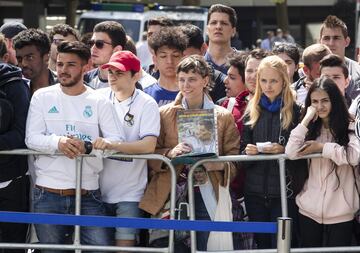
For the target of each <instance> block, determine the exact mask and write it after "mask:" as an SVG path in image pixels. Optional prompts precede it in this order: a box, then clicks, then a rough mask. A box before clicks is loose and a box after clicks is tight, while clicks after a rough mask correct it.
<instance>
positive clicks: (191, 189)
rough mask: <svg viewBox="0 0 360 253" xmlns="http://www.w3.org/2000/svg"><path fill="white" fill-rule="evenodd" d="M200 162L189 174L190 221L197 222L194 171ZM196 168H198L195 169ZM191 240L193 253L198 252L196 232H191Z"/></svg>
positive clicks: (192, 167)
mask: <svg viewBox="0 0 360 253" xmlns="http://www.w3.org/2000/svg"><path fill="white" fill-rule="evenodd" d="M198 163H199V162H197V163H195V164H194V165H193V166H191V168H190V171H189V174H188V197H189V209H190V215H189V219H190V220H195V197H194V187H193V185H194V180H193V175H194V169H195V168H196V167H197V166H196V165H197V164H198ZM195 166H196V167H195ZM190 238H191V240H190V241H191V245H190V248H191V253H195V252H196V231H193V230H191V231H190Z"/></svg>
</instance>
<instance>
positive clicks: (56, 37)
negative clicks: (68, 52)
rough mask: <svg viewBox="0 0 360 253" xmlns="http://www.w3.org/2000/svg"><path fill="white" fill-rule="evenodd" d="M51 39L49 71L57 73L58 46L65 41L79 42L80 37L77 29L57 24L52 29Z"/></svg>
mask: <svg viewBox="0 0 360 253" xmlns="http://www.w3.org/2000/svg"><path fill="white" fill-rule="evenodd" d="M49 38H50V41H51V48H50V59H49V69H51V70H52V71H56V56H57V46H58V45H59V44H60V43H61V42H63V41H65V40H67V41H79V40H80V35H79V33H78V31H77V30H76V29H74V28H73V27H71V26H69V25H68V24H57V25H54V26H53V28H52V29H51V31H50V33H49Z"/></svg>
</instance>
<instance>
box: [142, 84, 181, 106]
mask: <svg viewBox="0 0 360 253" xmlns="http://www.w3.org/2000/svg"><path fill="white" fill-rule="evenodd" d="M144 92H145V93H147V94H149V95H150V96H152V97H153V98H154V99H155V101H156V103H157V104H158V105H159V107H160V106H162V105H166V104H169V103H171V102H172V101H174V100H175V98H176V95H177V94H178V93H179V91H170V90H166V89H164V88H163V87H161V86H160V85H159V83H154V84H152V85H150V86H149V87H147V88H145V89H144Z"/></svg>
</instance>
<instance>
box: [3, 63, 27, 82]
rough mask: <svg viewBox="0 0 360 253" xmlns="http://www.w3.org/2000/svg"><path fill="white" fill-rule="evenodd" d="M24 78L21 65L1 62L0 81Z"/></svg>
mask: <svg viewBox="0 0 360 253" xmlns="http://www.w3.org/2000/svg"><path fill="white" fill-rule="evenodd" d="M10 78H11V79H22V72H21V69H20V68H19V67H16V66H13V65H11V64H7V63H0V82H4V81H6V80H8V79H10Z"/></svg>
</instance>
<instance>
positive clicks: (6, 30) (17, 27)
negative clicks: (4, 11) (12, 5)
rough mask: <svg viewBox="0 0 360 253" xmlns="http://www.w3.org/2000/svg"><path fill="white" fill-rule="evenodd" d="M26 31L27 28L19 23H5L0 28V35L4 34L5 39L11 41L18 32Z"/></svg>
mask: <svg viewBox="0 0 360 253" xmlns="http://www.w3.org/2000/svg"><path fill="white" fill-rule="evenodd" d="M24 30H27V27H26V26H25V25H24V24H22V23H19V22H15V21H12V22H7V23H5V24H3V25H2V26H1V27H0V33H2V34H4V36H5V38H8V39H12V38H13V37H15V35H17V34H18V33H19V32H22V31H24Z"/></svg>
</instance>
